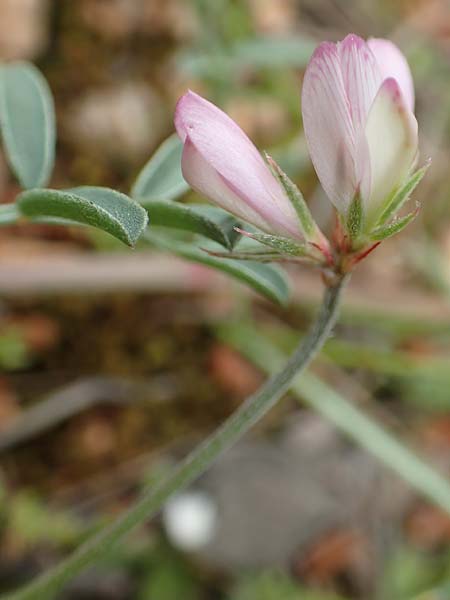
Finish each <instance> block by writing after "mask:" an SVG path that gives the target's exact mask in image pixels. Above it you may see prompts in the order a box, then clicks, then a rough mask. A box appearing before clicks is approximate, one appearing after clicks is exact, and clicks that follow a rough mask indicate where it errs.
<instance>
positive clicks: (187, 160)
mask: <svg viewBox="0 0 450 600" xmlns="http://www.w3.org/2000/svg"><path fill="white" fill-rule="evenodd" d="M181 168H182V171H183V177H184V178H185V179H186V181H187V182H188V183H189V185H190V186H191V187H192V188H193V189H194V190H195V191H197V192H199V193H200V194H202V195H204V196H206V197H207V198H210V199H211V200H214V202H215V203H216V204H218V205H219V206H221V207H222V208H224V209H225V210H227V211H229V212H230V213H232V214H234V215H236V216H237V217H240V218H241V219H244V221H247V222H248V223H252V224H253V225H256V227H259V228H260V229H262V230H263V231H267V230H270V226H269V224H268V223H267V222H266V221H264V219H263V218H262V217H261V216H260V215H259V214H258V213H257V212H256V211H254V210H253V209H252V208H251V207H250V206H249V205H248V204H247V203H246V202H243V201H242V200H241V198H239V196H237V195H236V194H235V193H234V192H233V191H232V190H231V188H230V186H229V185H228V184H227V183H226V181H225V180H224V179H223V177H221V176H220V174H219V173H218V172H217V171H216V170H215V169H214V168H213V167H212V166H211V165H210V164H209V163H208V162H207V161H206V160H205V159H204V158H203V156H202V155H201V154H200V152H199V151H198V150H197V149H196V147H195V146H194V144H193V143H192V141H191V138H190V137H189V136H188V137H186V138H185V141H184V149H183V156H182V159H181Z"/></svg>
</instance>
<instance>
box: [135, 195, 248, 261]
mask: <svg viewBox="0 0 450 600" xmlns="http://www.w3.org/2000/svg"><path fill="white" fill-rule="evenodd" d="M141 204H142V206H143V207H144V208H145V209H146V210H147V212H148V214H149V216H150V221H151V224H152V226H155V225H159V226H162V227H170V228H172V229H181V230H183V231H190V232H192V233H196V234H199V235H203V236H205V237H207V238H209V239H211V240H214V241H215V242H218V243H219V244H220V245H221V246H224V247H225V248H228V249H229V250H231V248H232V247H233V244H234V242H235V240H236V238H237V237H238V236H237V235H236V232H235V231H234V226H235V225H237V222H236V220H235V219H234V217H232V216H230V215H229V214H228V213H226V212H224V211H222V210H220V209H216V208H215V207H209V206H207V207H204V206H203V205H193V204H180V203H178V202H167V201H165V200H150V201H145V202H144V201H143V202H142V203H141ZM210 209H211V210H210Z"/></svg>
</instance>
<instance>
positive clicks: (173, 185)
mask: <svg viewBox="0 0 450 600" xmlns="http://www.w3.org/2000/svg"><path fill="white" fill-rule="evenodd" d="M182 153H183V144H182V142H181V140H180V138H179V137H178V135H177V134H176V133H174V134H173V135H171V136H170V137H169V138H167V140H166V141H165V142H163V143H162V144H161V146H160V147H159V148H158V150H157V151H156V152H155V154H153V156H152V157H151V158H150V160H149V161H148V163H147V164H146V165H145V167H144V168H143V169H142V171H141V172H140V173H139V175H138V177H137V179H136V181H135V183H134V185H133V187H132V190H131V196H132V197H133V198H135V199H136V200H139V201H141V200H146V201H150V200H175V199H176V198H179V197H180V196H182V195H183V194H184V193H185V192H187V191H188V189H189V184H188V183H186V181H185V180H184V178H183V174H182V173H181V155H182Z"/></svg>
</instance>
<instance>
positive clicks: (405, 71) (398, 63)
mask: <svg viewBox="0 0 450 600" xmlns="http://www.w3.org/2000/svg"><path fill="white" fill-rule="evenodd" d="M367 44H368V46H369V48H370V49H371V51H372V52H373V54H374V56H375V58H376V60H377V63H378V66H379V68H380V71H381V75H382V78H383V79H387V78H388V77H392V78H394V79H396V80H397V82H398V84H399V86H400V88H401V90H402V92H403V95H404V97H405V99H406V101H407V103H408V107H409V108H410V110H414V83H413V78H412V75H411V70H410V68H409V65H408V61H407V60H406V58H405V56H404V55H403V54H402V52H401V51H400V50H399V48H398V47H397V46H396V45H395V44H394V43H393V42H391V41H390V40H384V39H380V38H370V39H369V40H367Z"/></svg>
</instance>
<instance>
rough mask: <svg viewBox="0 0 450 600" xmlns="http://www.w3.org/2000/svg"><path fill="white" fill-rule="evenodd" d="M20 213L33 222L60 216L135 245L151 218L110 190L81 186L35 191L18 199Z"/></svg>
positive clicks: (135, 203)
mask: <svg viewBox="0 0 450 600" xmlns="http://www.w3.org/2000/svg"><path fill="white" fill-rule="evenodd" d="M17 205H18V207H19V209H20V212H21V213H22V214H23V215H24V216H26V217H29V218H31V219H33V218H42V217H56V218H61V219H68V220H70V221H74V222H76V223H80V224H83V225H91V226H93V227H97V228H98V229H102V230H103V231H106V232H108V233H110V234H111V235H113V236H114V237H116V238H117V239H119V240H121V241H122V242H124V243H125V244H127V245H128V246H134V244H135V243H136V241H137V240H138V238H139V237H140V236H141V234H142V232H143V231H144V229H145V227H146V225H147V222H148V217H147V213H146V211H145V210H144V209H143V208H142V207H141V206H140V205H139V204H138V203H137V202H135V201H134V200H132V199H131V198H129V197H128V196H125V194H121V193H120V192H116V191H114V190H110V189H108V188H101V187H87V186H86V187H78V188H73V189H70V190H65V191H61V190H49V189H34V190H29V191H26V192H22V194H20V196H19V197H18V199H17Z"/></svg>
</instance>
